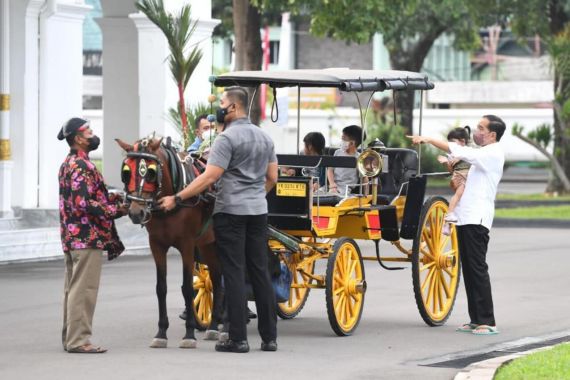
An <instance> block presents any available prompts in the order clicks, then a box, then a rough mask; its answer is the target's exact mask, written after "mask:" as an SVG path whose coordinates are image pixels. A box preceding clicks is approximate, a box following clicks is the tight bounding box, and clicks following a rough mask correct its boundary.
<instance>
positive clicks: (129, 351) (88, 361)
mask: <svg viewBox="0 0 570 380" xmlns="http://www.w3.org/2000/svg"><path fill="white" fill-rule="evenodd" d="M567 239H568V231H567V230H561V229H559V230H544V229H506V228H497V229H495V230H494V231H493V233H492V238H491V252H490V255H489V258H490V259H489V261H490V267H491V276H492V280H493V292H494V295H495V304H496V316H497V321H498V323H499V327H500V328H501V329H502V333H501V334H499V335H497V336H489V337H476V336H471V335H468V334H459V333H456V332H454V329H455V327H456V326H457V325H459V324H461V323H463V322H466V321H467V316H466V314H467V310H466V301H465V293H464V291H463V289H462V287H461V288H460V289H461V290H460V292H459V295H458V300H457V302H456V305H455V309H454V311H453V314H452V316H451V317H450V319H449V321H448V323H447V324H446V325H445V326H443V327H439V328H430V327H428V326H426V325H425V324H424V323H423V321H422V320H421V318H420V316H419V314H418V312H417V310H416V306H415V302H414V298H413V293H412V286H411V277H410V276H411V274H410V273H411V271H410V270H409V269H407V270H404V271H399V272H390V273H388V272H386V271H384V270H382V269H380V268H379V267H378V266H377V264H375V263H374V262H369V263H367V265H366V274H367V280H368V284H369V288H368V289H369V290H368V292H367V294H366V304H365V309H364V315H363V318H362V321H361V324H360V326H359V328H358V330H357V331H356V333H355V335H353V336H352V337H345V338H339V337H336V336H335V335H334V334H333V332H332V330H331V329H330V327H329V324H328V320H327V317H326V309H325V305H324V292H322V291H315V292H314V293H312V294H311V296H310V297H309V301H308V303H307V305H306V306H305V309H304V310H303V311H302V313H301V314H300V316H299V317H298V318H296V319H294V320H291V321H280V322H279V325H278V328H279V351H278V352H277V353H266V352H261V351H259V350H258V347H259V344H260V340H259V337H258V335H257V333H256V331H255V322H254V323H252V324H251V325H250V327H249V334H250V344H251V346H252V348H253V350H252V352H250V353H249V354H247V355H236V354H221V353H216V352H214V343H213V342H205V341H201V342H200V343H199V348H198V349H197V350H182V349H178V348H177V343H178V339H179V338H181V337H182V334H183V325H182V321H181V320H179V319H178V318H177V317H176V316H177V314H178V312H179V311H180V305H182V297H181V295H180V284H181V275H180V272H181V270H180V260H179V258H178V255H176V254H172V255H171V256H170V260H169V269H170V276H169V280H168V281H169V286H170V290H171V292H170V293H169V296H168V305H169V313H170V315H171V318H170V321H171V327H170V330H169V337H170V339H171V340H170V342H169V345H170V347H169V348H168V349H165V350H156V349H150V348H148V344H149V343H150V340H151V337H152V335H153V334H154V333H155V326H156V323H157V312H156V300H155V297H154V265H153V263H152V260H151V258H150V257H122V258H120V259H119V260H118V261H116V262H111V263H106V264H105V267H104V270H103V278H102V287H101V292H100V296H99V303H98V306H97V311H96V314H95V326H94V329H95V343H99V344H102V345H104V346H106V347H108V348H109V349H110V351H109V352H108V353H107V354H104V355H97V356H88V355H70V354H66V353H64V352H63V351H62V349H61V345H60V343H59V339H60V333H59V331H60V318H61V290H62V285H63V263H62V261H55V262H44V263H28V264H12V265H4V266H0V305H1V306H0V337H1V338H0V342H1V344H0V378H1V379H12V378H13V379H32V378H40V379H58V380H61V379H67V378H72V377H76V376H77V375H79V376H80V377H81V378H84V379H181V378H183V377H184V378H191V377H192V376H197V377H196V378H206V379H221V378H224V379H260V378H271V379H287V380H290V379H292V378H297V379H313V378H317V379H327V380H330V379H379V378H384V379H402V378H405V379H407V380H411V379H450V378H452V377H453V376H454V375H455V373H456V372H457V370H456V369H453V368H434V367H426V366H421V365H418V363H419V362H424V363H425V362H430V361H431V362H434V361H442V360H444V359H445V357H449V356H453V355H457V354H465V353H466V352H471V351H490V350H492V349H493V348H494V347H496V346H497V345H499V344H501V343H504V342H512V341H515V340H519V339H523V338H525V337H532V336H542V335H545V334H549V333H559V332H564V331H570V318H568V316H569V315H570V293H569V292H568V288H569V286H570V279H569V277H568V268H569V267H570V255H569V254H568V253H569V252H568V243H567ZM381 247H384V248H385V250H386V252H388V251H391V248H390V247H389V246H388V245H387V244H386V243H383V244H382V245H381ZM363 248H364V250H365V251H367V252H369V253H370V254H371V253H372V246H371V245H367V244H363ZM199 334H200V335H199V336H201V333H199Z"/></svg>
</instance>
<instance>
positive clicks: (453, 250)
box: [442, 249, 455, 256]
mask: <svg viewBox="0 0 570 380" xmlns="http://www.w3.org/2000/svg"><path fill="white" fill-rule="evenodd" d="M442 255H445V256H455V249H450V250H449V251H447V252H444V253H442Z"/></svg>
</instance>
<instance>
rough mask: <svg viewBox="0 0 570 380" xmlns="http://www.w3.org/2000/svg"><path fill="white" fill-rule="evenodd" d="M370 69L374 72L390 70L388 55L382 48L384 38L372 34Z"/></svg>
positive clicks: (386, 50) (384, 47) (384, 48)
mask: <svg viewBox="0 0 570 380" xmlns="http://www.w3.org/2000/svg"><path fill="white" fill-rule="evenodd" d="M372 49H373V51H372V68H373V69H374V70H390V53H388V49H386V46H384V37H383V36H382V35H381V34H380V33H376V34H374V37H373V39H372Z"/></svg>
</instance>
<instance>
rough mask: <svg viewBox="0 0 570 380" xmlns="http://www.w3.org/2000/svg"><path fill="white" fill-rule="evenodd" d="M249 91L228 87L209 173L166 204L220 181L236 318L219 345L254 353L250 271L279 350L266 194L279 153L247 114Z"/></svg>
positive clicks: (224, 255) (218, 216)
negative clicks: (250, 326) (249, 314)
mask: <svg viewBox="0 0 570 380" xmlns="http://www.w3.org/2000/svg"><path fill="white" fill-rule="evenodd" d="M247 98H248V95H247V92H246V91H245V90H244V89H243V88H240V87H230V88H227V89H226V91H225V92H224V93H223V95H222V98H221V100H220V108H219V109H218V110H217V112H216V118H217V121H218V122H219V123H223V124H225V128H224V131H223V132H222V133H221V134H220V135H219V136H218V137H216V140H215V141H214V145H213V146H212V149H211V151H210V156H209V158H208V165H207V166H206V170H205V172H204V173H203V174H202V175H200V176H198V177H197V178H196V180H194V181H193V182H192V183H191V184H190V185H188V187H186V188H185V189H184V190H182V191H181V192H180V193H178V194H177V195H176V196H169V197H164V198H162V199H161V201H160V204H161V206H162V207H163V208H164V209H165V210H171V209H172V208H174V207H175V206H176V202H181V201H182V200H185V199H188V198H192V197H194V196H196V195H198V194H199V193H201V192H202V191H204V190H205V189H206V188H208V186H210V185H212V184H213V183H215V182H216V181H218V184H217V192H216V204H215V206H214V232H215V234H216V249H217V252H218V256H219V258H220V261H221V262H222V273H223V275H224V284H225V288H226V293H225V295H226V303H227V310H228V317H229V322H230V331H229V340H228V341H226V342H219V343H218V344H216V351H220V352H248V351H249V344H248V342H247V330H246V324H247V313H246V307H247V298H246V289H245V271H246V270H247V271H248V274H249V279H250V281H251V285H252V287H253V293H254V296H255V304H256V307H257V312H258V330H259V335H260V336H261V339H262V343H261V349H262V350H263V351H276V350H277V341H276V339H277V314H276V310H275V308H276V302H275V294H274V292H273V286H272V284H271V278H270V275H269V270H268V263H267V254H266V252H267V200H266V199H265V195H266V193H267V192H268V191H269V190H271V189H272V188H273V186H275V183H276V182H277V157H276V156H275V148H274V145H273V141H272V140H271V138H270V137H269V136H268V135H267V134H266V133H265V132H263V131H262V130H261V129H260V128H259V127H257V126H255V125H253V124H252V123H251V122H250V121H249V119H248V118H247V104H248V99H247Z"/></svg>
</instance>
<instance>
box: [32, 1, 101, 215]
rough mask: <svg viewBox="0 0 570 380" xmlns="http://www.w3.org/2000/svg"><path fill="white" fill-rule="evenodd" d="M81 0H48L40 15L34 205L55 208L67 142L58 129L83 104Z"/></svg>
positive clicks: (83, 11)
mask: <svg viewBox="0 0 570 380" xmlns="http://www.w3.org/2000/svg"><path fill="white" fill-rule="evenodd" d="M89 10H91V7H90V6H86V5H84V3H83V1H79V0H78V1H73V2H72V0H68V1H65V2H64V1H63V0H48V3H47V9H46V11H45V12H43V13H42V14H41V15H40V70H39V72H40V74H39V76H40V77H39V87H40V88H39V90H40V93H39V98H40V100H39V124H40V130H39V153H40V161H39V202H38V203H39V207H40V208H48V209H54V208H57V207H58V191H59V184H58V178H57V173H58V170H59V166H60V165H61V163H62V161H63V159H64V158H65V155H66V154H67V152H68V151H69V146H68V145H67V143H66V142H65V141H58V140H57V133H58V131H59V129H60V128H61V126H62V124H63V123H64V122H65V121H66V120H67V119H69V118H71V117H74V116H81V113H82V109H83V105H82V96H83V80H82V78H83V29H82V27H83V20H84V18H85V15H86V14H87V13H88V12H89Z"/></svg>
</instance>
